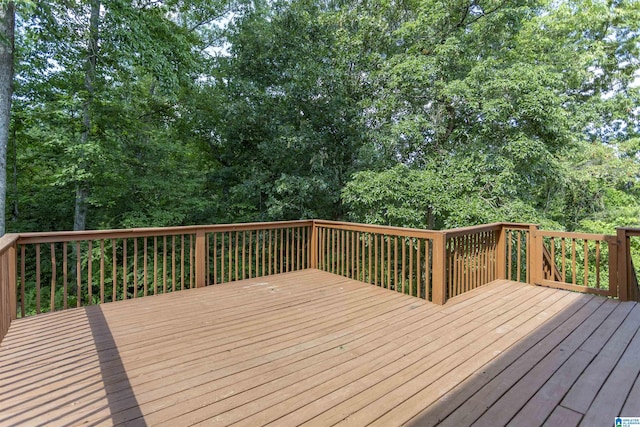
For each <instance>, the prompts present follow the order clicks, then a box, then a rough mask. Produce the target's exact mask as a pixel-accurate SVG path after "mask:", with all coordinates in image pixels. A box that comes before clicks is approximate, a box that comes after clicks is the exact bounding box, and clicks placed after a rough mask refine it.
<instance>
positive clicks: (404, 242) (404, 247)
mask: <svg viewBox="0 0 640 427" xmlns="http://www.w3.org/2000/svg"><path fill="white" fill-rule="evenodd" d="M400 240H401V243H402V274H401V276H400V283H401V285H400V292H402V293H403V294H404V293H406V292H405V283H406V278H407V276H406V267H405V265H406V263H407V239H406V238H405V237H401V239H400ZM397 290H398V289H397V288H396V291H397Z"/></svg>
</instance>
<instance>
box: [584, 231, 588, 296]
mask: <svg viewBox="0 0 640 427" xmlns="http://www.w3.org/2000/svg"><path fill="white" fill-rule="evenodd" d="M584 286H585V287H588V286H589V246H588V242H587V239H584Z"/></svg>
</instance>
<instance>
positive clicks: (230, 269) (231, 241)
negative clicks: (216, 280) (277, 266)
mask: <svg viewBox="0 0 640 427" xmlns="http://www.w3.org/2000/svg"><path fill="white" fill-rule="evenodd" d="M228 252H229V264H228V265H229V275H228V279H227V281H228V282H231V281H233V269H232V265H233V264H232V261H233V260H232V259H231V258H233V232H231V231H229V250H228ZM262 252H263V253H264V245H263V246H262ZM262 263H263V264H264V259H263V260H262ZM263 275H264V270H263Z"/></svg>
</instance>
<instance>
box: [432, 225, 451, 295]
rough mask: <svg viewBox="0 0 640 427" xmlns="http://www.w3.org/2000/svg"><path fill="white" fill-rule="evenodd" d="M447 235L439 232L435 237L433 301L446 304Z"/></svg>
mask: <svg viewBox="0 0 640 427" xmlns="http://www.w3.org/2000/svg"><path fill="white" fill-rule="evenodd" d="M446 254H447V235H446V233H444V232H442V233H438V234H437V235H436V236H435V237H434V239H433V260H432V262H433V267H432V281H431V286H432V293H431V301H432V302H433V303H434V304H440V305H442V304H444V303H445V301H446V297H447V291H446V289H447V264H446V263H447V255H446Z"/></svg>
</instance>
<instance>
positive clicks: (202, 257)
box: [195, 229, 207, 288]
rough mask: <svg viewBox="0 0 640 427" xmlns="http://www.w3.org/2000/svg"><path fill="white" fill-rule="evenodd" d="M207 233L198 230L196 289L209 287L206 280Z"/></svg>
mask: <svg viewBox="0 0 640 427" xmlns="http://www.w3.org/2000/svg"><path fill="white" fill-rule="evenodd" d="M205 237H206V236H205V232H204V230H202V229H198V230H196V257H195V258H196V260H195V261H196V288H203V287H205V286H206V285H207V280H206V277H205V276H206V273H205V271H206V269H205V264H206V244H205V240H206V239H205Z"/></svg>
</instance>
